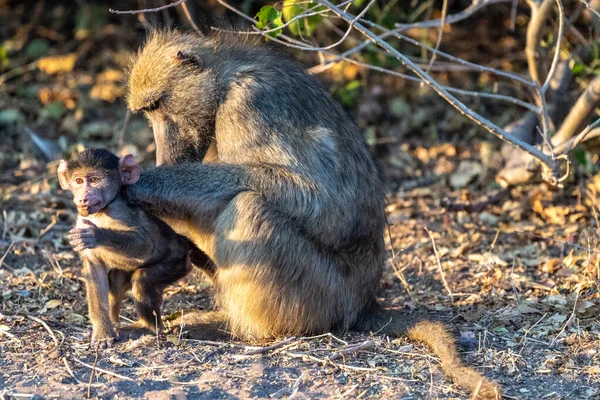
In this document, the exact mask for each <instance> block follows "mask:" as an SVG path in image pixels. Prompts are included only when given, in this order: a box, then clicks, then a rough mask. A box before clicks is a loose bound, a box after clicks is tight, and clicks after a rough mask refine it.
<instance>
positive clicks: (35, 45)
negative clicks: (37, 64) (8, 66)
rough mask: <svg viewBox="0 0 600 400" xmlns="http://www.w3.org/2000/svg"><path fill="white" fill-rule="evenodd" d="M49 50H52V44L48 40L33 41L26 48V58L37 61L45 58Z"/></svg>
mask: <svg viewBox="0 0 600 400" xmlns="http://www.w3.org/2000/svg"><path fill="white" fill-rule="evenodd" d="M48 50H50V44H49V43H48V41H47V40H46V39H33V40H32V41H31V42H29V43H28V44H27V47H25V56H26V57H27V58H31V59H34V60H36V59H38V58H40V57H42V56H45V55H46V53H48Z"/></svg>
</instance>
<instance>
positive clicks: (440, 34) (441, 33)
mask: <svg viewBox="0 0 600 400" xmlns="http://www.w3.org/2000/svg"><path fill="white" fill-rule="evenodd" d="M447 12H448V0H444V2H443V3H442V18H440V28H439V30H438V37H437V40H436V42H435V49H436V50H439V48H440V45H441V44H442V37H443V36H444V25H446V13H447ZM436 56H437V54H436V53H433V55H432V56H431V60H430V61H429V65H428V66H427V69H426V70H425V72H427V73H429V72H430V71H431V67H432V66H433V63H434V62H435V57H436Z"/></svg>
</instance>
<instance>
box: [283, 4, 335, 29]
mask: <svg viewBox="0 0 600 400" xmlns="http://www.w3.org/2000/svg"><path fill="white" fill-rule="evenodd" d="M315 6H317V3H312V2H311V3H306V2H305V1H302V0H283V18H284V19H285V22H289V21H291V20H293V19H294V18H295V17H296V16H298V15H300V14H302V13H303V12H306V10H309V9H312V8H313V7H315ZM325 9H326V8H325V7H323V6H318V7H315V8H314V9H313V10H311V12H317V11H322V10H325ZM322 19H323V16H322V15H311V16H308V17H304V18H300V19H297V20H296V21H294V22H292V23H291V24H289V25H288V28H289V30H290V32H291V33H292V35H295V36H311V35H312V33H313V32H314V30H315V28H316V27H317V25H318V24H319V22H321V20H322Z"/></svg>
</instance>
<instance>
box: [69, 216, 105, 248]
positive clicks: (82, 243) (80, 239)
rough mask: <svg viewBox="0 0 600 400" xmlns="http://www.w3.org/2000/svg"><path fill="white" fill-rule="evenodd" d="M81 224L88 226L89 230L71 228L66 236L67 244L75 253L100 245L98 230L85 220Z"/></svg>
mask: <svg viewBox="0 0 600 400" xmlns="http://www.w3.org/2000/svg"><path fill="white" fill-rule="evenodd" d="M83 222H84V223H85V224H87V225H89V228H73V229H71V230H70V231H69V234H68V235H67V238H68V239H69V243H70V244H71V246H73V250H75V251H77V252H80V251H83V250H87V249H93V248H95V247H97V246H99V245H100V240H99V237H100V234H99V233H100V228H98V227H97V226H96V225H94V223H93V222H91V221H88V220H86V219H84V220H83Z"/></svg>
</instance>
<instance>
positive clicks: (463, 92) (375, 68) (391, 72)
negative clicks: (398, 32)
mask: <svg viewBox="0 0 600 400" xmlns="http://www.w3.org/2000/svg"><path fill="white" fill-rule="evenodd" d="M326 54H331V53H326ZM341 60H342V61H346V62H348V63H351V64H354V65H356V66H358V67H362V68H366V69H370V70H373V71H377V72H382V73H384V74H389V75H393V76H396V77H398V78H402V79H406V80H408V81H412V82H419V83H423V82H424V81H423V80H422V79H421V78H417V77H416V76H410V75H406V74H403V73H401V72H397V71H394V70H391V69H388V68H383V67H379V66H377V65H371V64H367V63H363V62H360V61H356V60H354V59H352V58H347V57H343V58H342V59H341ZM329 65H332V64H321V65H317V66H315V67H312V68H310V69H309V70H308V71H309V73H311V74H319V73H321V72H324V71H325V70H326V68H324V66H329ZM441 86H442V87H443V88H444V89H446V90H447V91H449V92H450V93H455V94H458V95H462V96H470V97H478V98H487V99H494V100H500V101H505V102H508V103H512V104H515V105H517V106H520V107H523V108H526V109H528V110H530V111H532V112H534V113H540V112H541V110H540V109H539V108H538V107H536V106H535V105H533V104H530V103H527V102H526V101H523V100H520V99H517V98H516V97H512V96H507V95H504V94H497V93H486V92H476V91H473V90H464V89H458V88H454V87H451V86H445V85H441Z"/></svg>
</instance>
